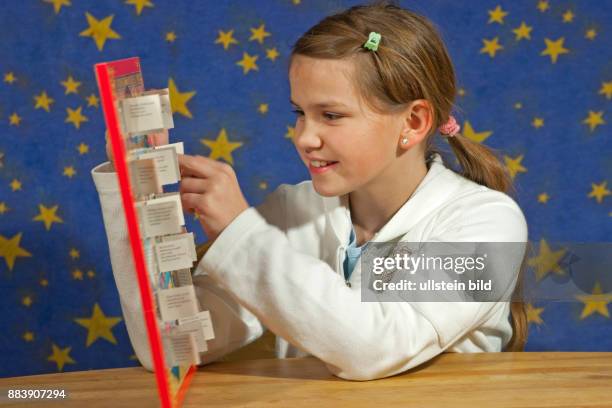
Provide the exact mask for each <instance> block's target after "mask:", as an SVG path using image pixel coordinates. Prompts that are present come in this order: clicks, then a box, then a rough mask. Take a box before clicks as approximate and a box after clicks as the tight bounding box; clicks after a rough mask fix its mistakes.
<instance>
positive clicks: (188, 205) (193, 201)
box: [181, 193, 202, 214]
mask: <svg viewBox="0 0 612 408" xmlns="http://www.w3.org/2000/svg"><path fill="white" fill-rule="evenodd" d="M201 199H202V196H201V195H200V194H196V193H184V194H181V204H182V206H183V210H184V211H188V212H190V213H192V214H194V213H195V212H196V209H197V207H198V203H199V201H200V200H201ZM200 212H201V211H200Z"/></svg>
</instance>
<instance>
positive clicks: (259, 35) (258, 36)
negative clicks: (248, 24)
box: [249, 24, 271, 44]
mask: <svg viewBox="0 0 612 408" xmlns="http://www.w3.org/2000/svg"><path fill="white" fill-rule="evenodd" d="M250 30H251V36H250V37H249V41H257V42H259V43H260V44H263V42H264V39H265V38H266V37H269V36H270V35H271V34H270V33H269V32H267V31H266V25H265V24H262V25H260V26H259V27H257V28H251V29H250Z"/></svg>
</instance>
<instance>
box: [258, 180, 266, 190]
mask: <svg viewBox="0 0 612 408" xmlns="http://www.w3.org/2000/svg"><path fill="white" fill-rule="evenodd" d="M267 188H268V183H266V182H265V181H262V182H261V183H259V189H260V190H265V189H267Z"/></svg>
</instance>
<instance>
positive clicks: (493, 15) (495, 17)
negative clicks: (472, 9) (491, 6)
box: [487, 6, 508, 24]
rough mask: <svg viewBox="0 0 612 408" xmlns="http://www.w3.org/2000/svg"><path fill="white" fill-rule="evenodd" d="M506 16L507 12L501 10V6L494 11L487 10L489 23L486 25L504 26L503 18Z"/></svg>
mask: <svg viewBox="0 0 612 408" xmlns="http://www.w3.org/2000/svg"><path fill="white" fill-rule="evenodd" d="M507 15H508V12H506V11H504V10H502V8H501V6H497V7H496V8H495V10H489V21H488V22H487V24H491V23H499V24H504V17H506V16H507Z"/></svg>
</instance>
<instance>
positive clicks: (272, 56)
mask: <svg viewBox="0 0 612 408" xmlns="http://www.w3.org/2000/svg"><path fill="white" fill-rule="evenodd" d="M279 55H280V54H279V53H278V50H277V49H276V47H274V48H268V49H267V50H266V58H268V59H269V60H271V61H275V60H276V59H277V58H278V56H279Z"/></svg>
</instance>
